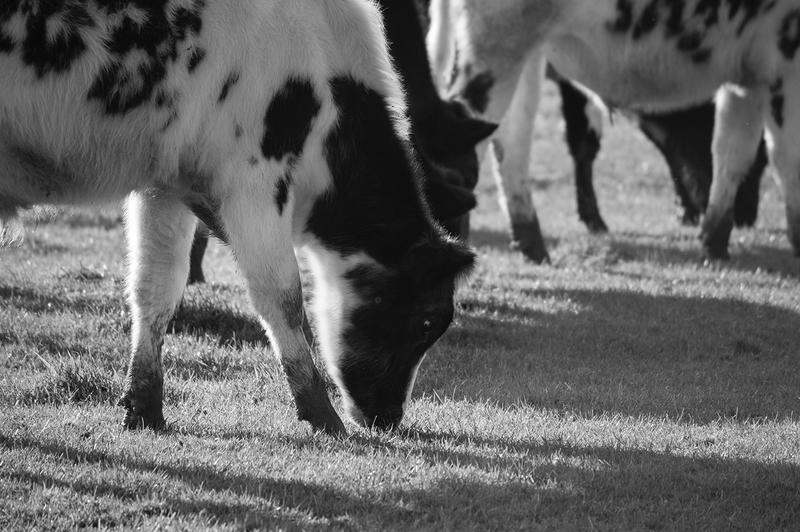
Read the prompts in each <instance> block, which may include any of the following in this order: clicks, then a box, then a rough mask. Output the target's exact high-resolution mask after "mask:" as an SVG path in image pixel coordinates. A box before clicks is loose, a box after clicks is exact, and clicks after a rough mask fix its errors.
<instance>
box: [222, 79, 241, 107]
mask: <svg viewBox="0 0 800 532" xmlns="http://www.w3.org/2000/svg"><path fill="white" fill-rule="evenodd" d="M238 82H239V73H238V72H231V73H230V74H228V77H227V78H225V82H224V83H223V84H222V89H221V90H220V91H219V98H217V103H223V102H225V100H227V99H228V93H229V92H230V91H231V89H232V88H233V86H234V85H236V84H237V83H238Z"/></svg>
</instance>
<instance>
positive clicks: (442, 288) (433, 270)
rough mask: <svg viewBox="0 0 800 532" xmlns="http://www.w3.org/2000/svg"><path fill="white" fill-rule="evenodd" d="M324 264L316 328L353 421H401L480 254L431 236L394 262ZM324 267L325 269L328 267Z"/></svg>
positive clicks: (355, 259)
mask: <svg viewBox="0 0 800 532" xmlns="http://www.w3.org/2000/svg"><path fill="white" fill-rule="evenodd" d="M328 259H329V260H326V261H324V263H317V267H316V268H315V270H317V271H316V274H317V275H316V276H317V279H321V278H322V279H324V278H326V277H327V281H328V282H323V283H321V284H318V285H317V286H318V292H317V294H316V299H315V301H316V315H317V316H318V320H317V332H318V336H319V342H320V346H321V349H322V353H323V356H324V358H325V361H326V364H327V368H328V373H329V374H330V375H331V376H332V377H333V378H334V380H335V381H336V383H337V385H338V387H339V390H340V392H341V394H342V399H343V403H344V406H345V410H346V412H347V414H348V416H349V417H350V419H351V420H353V421H355V422H356V423H359V424H361V425H364V426H368V427H375V428H381V429H385V428H391V427H396V426H398V425H399V423H400V421H401V419H402V417H403V412H404V408H405V405H406V402H407V400H408V398H409V397H410V395H411V392H412V390H413V387H414V382H415V380H416V375H417V370H418V369H419V367H420V365H421V363H422V361H423V359H424V357H425V354H426V352H427V350H428V349H429V348H430V347H431V346H432V345H433V344H434V342H436V340H438V339H439V337H440V336H441V335H442V334H443V333H444V332H445V331H446V330H447V328H448V326H449V325H450V323H451V322H452V320H453V293H454V290H455V287H456V281H457V278H458V277H459V276H461V275H464V274H465V273H466V272H468V271H469V270H470V268H471V267H472V264H473V261H474V256H473V254H472V253H471V252H469V251H468V250H466V248H464V247H463V246H462V245H461V244H458V243H454V242H449V241H447V240H440V239H436V240H428V241H424V242H420V243H418V244H416V245H414V246H413V247H412V248H411V249H410V250H409V251H408V253H407V255H406V257H405V258H404V259H403V260H402V262H401V263H399V264H397V265H395V266H392V267H387V266H386V265H383V264H380V263H377V262H375V261H373V260H372V259H371V258H369V257H368V256H366V255H357V256H351V257H349V258H344V257H340V258H339V259H340V260H338V261H337V260H336V259H335V258H334V260H330V259H331V257H328ZM321 270H324V271H321Z"/></svg>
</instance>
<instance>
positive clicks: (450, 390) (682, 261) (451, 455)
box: [0, 87, 800, 530]
mask: <svg viewBox="0 0 800 532" xmlns="http://www.w3.org/2000/svg"><path fill="white" fill-rule="evenodd" d="M537 129H538V135H537V139H536V154H535V157H534V161H533V162H532V165H531V182H532V185H533V193H534V197H535V201H536V203H537V205H538V206H539V207H540V216H541V220H542V224H543V227H544V230H545V232H546V236H547V240H548V244H549V247H550V250H551V254H552V256H553V264H552V265H548V266H536V265H533V264H531V263H528V262H526V261H525V260H523V258H522V257H520V256H519V255H518V254H516V253H514V252H511V251H509V250H508V249H507V244H508V239H507V237H506V236H505V232H504V224H503V220H502V218H501V216H500V214H499V210H498V208H497V203H496V195H495V188H494V185H493V183H491V182H486V181H484V182H482V184H481V187H480V190H481V201H480V207H479V211H478V213H477V214H476V215H475V217H474V220H473V222H474V223H473V228H474V232H473V244H474V245H475V247H476V250H477V252H478V255H479V266H478V268H477V269H476V271H475V273H474V275H472V277H471V278H469V280H467V281H465V283H464V285H463V287H462V288H461V289H460V291H459V293H458V305H457V306H458V311H457V316H456V321H455V323H454V324H453V326H452V327H451V329H450V331H449V332H448V333H447V334H446V335H445V336H444V337H443V338H442V339H441V340H440V341H439V343H438V344H437V345H436V346H435V347H434V348H433V349H432V351H431V353H430V356H429V357H428V359H427V361H426V363H425V365H424V366H423V368H422V370H421V372H420V377H419V379H418V383H417V388H416V391H415V393H414V397H413V402H412V403H411V406H410V410H409V411H408V413H407V416H406V418H405V422H404V428H403V429H402V430H400V431H397V432H395V433H391V434H382V433H372V432H369V431H367V430H364V429H359V428H356V427H354V426H351V427H350V436H349V437H348V438H346V439H344V440H332V439H330V438H328V437H325V436H322V435H315V434H312V433H311V431H310V429H309V427H308V426H307V425H305V424H302V423H299V422H298V421H296V419H295V414H294V409H293V405H292V402H291V398H290V395H289V391H288V387H287V385H286V383H285V381H284V378H283V377H282V374H281V371H280V368H279V367H278V366H277V364H276V362H275V361H274V359H273V357H272V356H271V354H270V351H269V346H268V345H267V343H266V341H265V340H264V339H263V335H262V334H261V332H260V331H259V328H258V325H257V323H256V322H255V320H254V318H253V315H252V313H251V310H250V306H249V303H248V302H247V299H246V296H245V294H244V291H243V288H242V283H241V279H240V278H239V277H238V276H237V274H236V271H235V266H234V265H233V262H232V259H231V257H230V254H229V252H228V251H227V250H226V249H225V248H224V247H222V246H219V245H214V246H212V247H211V248H210V251H209V256H208V258H207V261H206V276H207V278H208V279H209V283H208V284H206V285H204V286H199V287H190V288H189V289H188V290H187V292H186V295H185V299H184V303H183V306H182V308H181V309H180V311H179V312H178V315H177V317H176V319H175V321H174V323H173V325H172V326H171V329H172V332H173V334H171V335H169V336H168V338H167V340H166V343H165V353H166V355H165V364H166V368H167V376H166V386H167V393H166V395H167V398H166V408H165V415H166V417H167V418H168V421H169V423H170V425H169V429H168V430H167V431H165V432H161V433H153V432H150V431H144V432H127V431H124V430H122V428H121V421H122V415H123V412H122V411H121V409H120V408H118V407H116V406H114V403H115V400H116V398H117V396H118V395H119V393H120V390H121V384H122V376H123V373H124V367H125V363H126V359H127V345H128V344H127V343H128V338H127V337H128V328H129V313H128V310H127V308H126V304H125V300H124V281H123V277H124V267H125V265H124V242H123V229H122V226H121V223H120V221H119V211H118V209H116V208H114V207H106V208H105V209H103V210H101V211H100V212H99V213H98V211H90V210H72V211H66V212H64V213H62V214H60V215H58V216H56V217H54V218H52V219H47V218H45V219H40V221H39V222H38V224H37V223H33V222H30V221H29V223H28V227H27V229H28V233H27V239H26V240H25V243H24V244H23V245H22V246H21V247H16V248H6V249H2V250H0V264H1V265H2V267H0V529H21V528H26V529H27V528H32V527H36V528H38V529H42V530H45V529H69V528H75V527H83V526H97V527H100V528H116V527H124V528H130V527H143V528H148V529H150V528H157V527H160V528H168V529H172V528H181V529H197V528H222V529H225V528H228V529H241V528H271V529H274V528H281V529H296V528H300V529H311V528H318V527H320V528H321V527H333V528H342V529H368V530H375V529H405V530H407V529H414V530H416V529H430V530H441V529H458V530H462V529H480V530H487V529H504V530H505V529H518V528H522V529H587V530H591V529H613V530H625V529H630V530H634V529H635V530H641V529H673V530H686V529H717V530H730V529H743V530H779V529H786V530H789V529H795V530H796V529H797V527H798V526H800V357H799V356H798V355H799V354H800V347H799V346H800V260H798V259H796V258H794V257H792V254H791V251H790V247H789V244H788V242H787V240H786V237H785V234H784V231H785V221H784V217H783V205H782V201H781V198H780V192H779V190H778V188H777V187H776V185H775V184H774V183H773V182H772V180H771V179H767V180H765V183H764V185H763V188H762V210H761V216H760V218H759V221H758V224H757V226H756V228H755V229H751V230H743V231H741V230H740V231H736V232H735V233H734V242H733V246H732V259H731V260H730V261H729V262H725V263H721V264H707V263H704V262H703V261H702V260H701V259H700V258H699V257H700V253H699V249H700V248H699V242H698V241H697V238H696V230H695V229H692V228H684V227H681V226H680V225H679V223H678V220H677V217H676V208H675V205H674V194H673V192H672V190H671V185H670V183H669V179H668V174H667V170H666V166H665V164H664V163H663V161H662V160H661V159H660V158H659V156H658V154H657V152H656V151H655V150H654V149H653V148H652V147H651V146H650V145H648V144H647V143H646V141H644V140H643V138H642V137H641V135H639V134H638V133H637V132H636V131H635V130H634V129H633V128H632V127H631V126H630V125H629V124H627V123H626V122H625V120H624V119H622V118H620V117H616V118H615V120H614V124H613V126H609V128H608V136H607V138H606V139H605V140H604V148H603V151H602V156H601V158H600V160H599V162H598V164H597V180H596V185H597V189H598V195H599V201H600V206H601V209H602V212H603V214H604V215H605V218H606V221H607V222H608V223H609V225H610V227H611V230H612V233H611V234H610V235H609V236H605V237H598V236H591V235H589V234H587V232H586V230H585V228H584V227H583V226H582V225H581V224H580V222H579V221H578V219H577V214H576V207H575V200H574V187H573V184H572V181H571V162H570V160H569V158H568V156H567V152H566V148H565V146H564V144H563V141H562V135H563V122H562V121H561V119H560V117H559V116H558V113H557V101H556V99H555V96H554V94H553V91H552V87H549V88H548V93H547V97H546V100H545V109H544V112H543V118H542V119H541V120H540V121H539V123H538V128H537ZM336 401H337V403H336V404H337V405H338V397H336Z"/></svg>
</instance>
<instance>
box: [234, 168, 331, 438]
mask: <svg viewBox="0 0 800 532" xmlns="http://www.w3.org/2000/svg"><path fill="white" fill-rule="evenodd" d="M245 179H247V178H246V177H242V178H241V179H240V180H238V181H237V186H236V187H235V188H234V189H232V190H230V191H229V192H228V193H227V194H225V196H224V197H225V198H226V199H225V201H224V203H223V204H222V209H221V211H220V215H221V217H222V224H223V227H224V228H225V233H226V236H227V238H228V243H229V244H230V246H231V248H232V251H233V254H234V256H235V257H236V262H237V263H238V265H239V269H240V271H241V272H242V274H243V275H244V277H245V280H246V281H247V288H248V292H249V295H250V300H251V301H252V303H253V307H254V308H255V311H256V312H257V313H258V315H259V317H260V319H261V323H262V325H263V326H264V328H265V329H266V331H267V334H268V335H269V338H270V343H271V346H272V349H273V350H274V352H275V355H276V356H277V357H278V360H279V361H280V363H281V365H282V366H283V370H284V372H285V374H286V379H287V381H288V383H289V389H290V390H291V392H292V396H293V397H294V401H295V405H296V406H297V413H298V418H299V419H300V420H305V421H308V422H309V423H311V426H312V427H313V428H314V429H315V430H324V431H325V432H328V433H332V434H343V433H345V432H346V431H345V428H344V424H343V423H342V421H341V419H339V416H338V415H337V414H336V411H335V410H334V409H333V406H332V405H331V403H330V399H329V398H328V394H327V392H326V390H325V383H324V380H323V379H322V376H321V375H320V373H319V371H318V370H317V368H316V366H315V365H314V361H313V359H312V356H311V347H310V346H309V342H308V340H307V339H306V336H305V333H304V330H303V328H304V327H303V323H304V320H305V318H304V316H305V311H304V309H303V292H302V286H301V283H300V270H299V268H298V264H297V259H296V257H295V254H294V248H293V246H292V226H291V224H292V213H293V209H292V207H293V198H292V193H291V191H290V192H289V193H288V194H289V196H288V199H287V203H286V204H285V205H284V206H282V207H281V209H279V208H277V207H273V208H269V207H265V206H264V204H265V202H266V201H271V200H272V197H273V194H274V192H273V191H271V190H264V182H265V180H264V177H263V176H262V175H261V174H258V175H256V176H254V178H253V179H250V181H251V182H252V183H249V184H248V185H247V186H245V185H244V184H243V183H242V181H244V180H245ZM262 190H263V194H260V193H259V191H262Z"/></svg>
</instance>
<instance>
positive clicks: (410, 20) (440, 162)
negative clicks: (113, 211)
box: [189, 0, 497, 284]
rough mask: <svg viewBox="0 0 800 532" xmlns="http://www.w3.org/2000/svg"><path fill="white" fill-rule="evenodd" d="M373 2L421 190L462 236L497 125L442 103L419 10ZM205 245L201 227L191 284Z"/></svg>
mask: <svg viewBox="0 0 800 532" xmlns="http://www.w3.org/2000/svg"><path fill="white" fill-rule="evenodd" d="M377 3H378V6H379V7H380V8H381V12H382V14H383V19H384V25H385V28H386V37H387V39H388V41H389V53H390V55H391V57H392V60H393V62H394V65H395V68H396V69H397V71H398V73H399V74H400V77H401V81H402V83H403V87H404V89H405V93H406V100H407V102H408V115H409V118H410V120H411V127H412V130H413V132H414V135H413V138H415V139H416V141H417V143H416V148H417V154H418V156H419V159H420V163H421V164H422V165H423V175H424V181H423V183H424V187H423V188H424V190H425V195H426V197H427V198H428V203H429V205H430V207H431V211H432V213H433V216H434V218H435V219H436V220H437V221H439V223H441V224H442V226H443V227H444V228H445V229H447V231H448V232H450V233H451V234H453V235H456V236H459V237H462V238H463V237H466V236H467V235H466V233H467V231H468V230H469V215H468V213H469V211H470V210H471V209H472V208H474V207H475V205H476V201H475V196H474V194H473V189H474V188H475V185H476V184H477V181H478V170H479V169H478V155H477V151H476V146H477V144H478V143H479V142H481V141H483V140H484V139H486V138H487V137H489V135H491V134H492V133H493V132H494V131H495V129H497V125H496V124H491V123H489V122H485V121H483V120H478V119H476V118H473V117H472V116H471V114H470V112H469V111H468V110H467V108H466V106H465V105H464V104H463V103H462V102H460V101H456V100H451V101H444V100H442V99H441V97H440V96H439V93H438V91H437V89H436V85H435V84H434V81H433V78H432V76H431V67H430V64H429V62H428V55H427V50H426V48H425V36H424V33H423V28H422V26H421V23H420V13H419V12H418V11H417V9H418V8H417V6H416V5H415V4H414V3H413V2H411V1H410V0H409V1H398V0H378V2H377ZM207 245H208V232H207V231H206V230H205V228H203V227H199V228H198V232H197V235H196V237H195V241H194V243H193V244H192V251H191V261H190V269H189V283H190V284H194V283H201V282H204V280H205V275H204V273H203V268H202V260H203V255H204V254H205V250H206V246H207Z"/></svg>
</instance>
